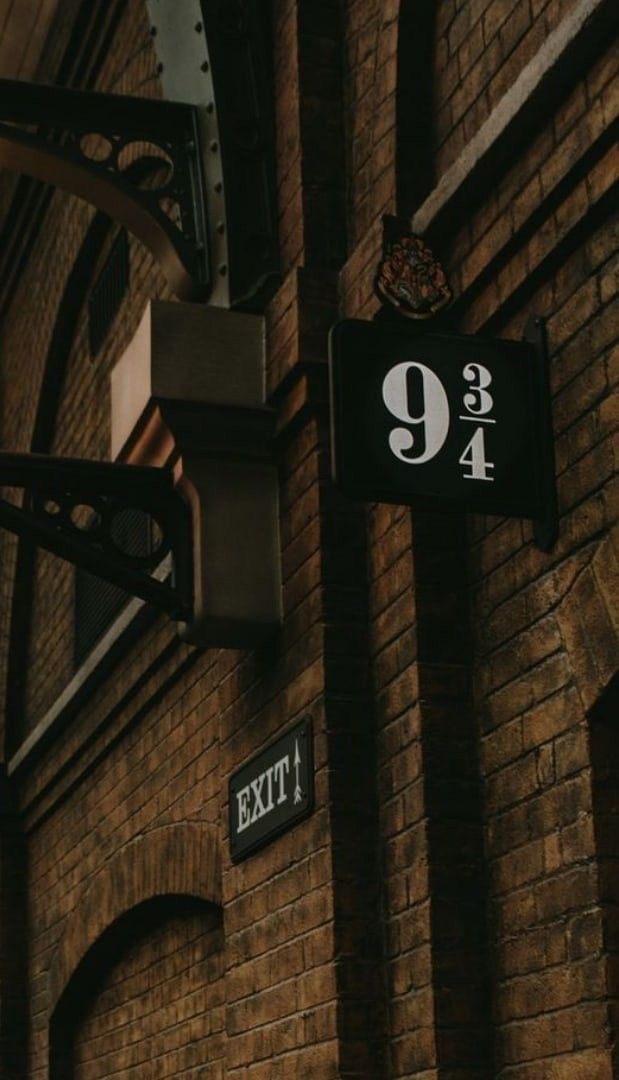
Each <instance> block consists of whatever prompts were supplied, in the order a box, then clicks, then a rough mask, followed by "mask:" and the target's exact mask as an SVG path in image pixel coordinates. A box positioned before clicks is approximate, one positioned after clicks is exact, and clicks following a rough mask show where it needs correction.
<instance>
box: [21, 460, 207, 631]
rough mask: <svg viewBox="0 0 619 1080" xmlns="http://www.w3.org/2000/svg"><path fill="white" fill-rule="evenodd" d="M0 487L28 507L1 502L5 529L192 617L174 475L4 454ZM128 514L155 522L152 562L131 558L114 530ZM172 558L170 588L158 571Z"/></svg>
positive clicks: (186, 545)
mask: <svg viewBox="0 0 619 1080" xmlns="http://www.w3.org/2000/svg"><path fill="white" fill-rule="evenodd" d="M0 482H1V483H2V484H3V485H4V486H6V487H18V488H23V489H24V490H25V499H24V505H23V506H22V507H19V506H15V505H14V504H13V503H10V502H8V501H7V500H5V499H0V527H2V528H5V529H8V530H9V531H10V532H13V533H16V534H17V535H18V536H23V537H25V538H26V539H27V540H30V541H31V542H32V543H34V544H36V545H37V546H39V547H42V548H45V549H46V550H47V551H51V552H53V553H54V554H55V555H58V556H60V558H62V559H65V560H67V561H68V562H71V563H74V564H75V565H76V566H80V567H82V568H83V569H85V570H88V571H90V572H91V573H93V574H96V575H98V576H99V577H102V578H104V579H105V580H106V581H110V582H112V583H113V584H114V585H117V586H119V587H120V588H121V589H124V590H125V591H126V592H129V593H131V594H133V595H134V596H139V597H141V598H142V599H143V600H146V601H147V602H148V603H149V604H152V605H153V606H154V607H156V608H159V609H160V610H161V611H164V612H166V613H167V614H168V615H171V616H172V617H174V618H176V619H179V620H181V621H186V620H188V619H189V618H190V616H191V610H192V541H191V520H190V511H189V507H188V505H187V503H186V502H185V500H184V499H183V497H182V496H181V495H180V494H179V493H178V492H177V491H176V490H175V489H174V486H173V477H172V473H171V471H170V470H168V469H163V468H157V467H141V466H135V465H118V464H111V463H107V462H97V461H82V460H79V459H74V458H59V457H47V456H45V455H38V454H13V453H3V452H0ZM127 510H140V511H142V512H143V513H144V514H146V515H148V517H149V518H150V519H151V520H152V522H153V524H154V526H155V528H156V530H157V533H158V536H157V538H156V541H155V543H154V545H153V550H152V551H151V553H150V554H148V555H132V554H131V553H130V552H128V551H126V550H125V549H123V547H122V546H121V544H120V543H119V541H118V530H117V529H115V523H116V522H117V520H118V516H119V515H122V514H123V513H124V512H126V511H127ZM168 554H170V555H171V556H172V560H173V574H172V581H171V583H170V582H164V581H159V580H158V579H157V578H156V577H154V576H152V571H154V570H155V568H156V567H157V566H158V565H159V564H160V563H161V562H162V560H163V559H164V558H165V557H166V556H167V555H168Z"/></svg>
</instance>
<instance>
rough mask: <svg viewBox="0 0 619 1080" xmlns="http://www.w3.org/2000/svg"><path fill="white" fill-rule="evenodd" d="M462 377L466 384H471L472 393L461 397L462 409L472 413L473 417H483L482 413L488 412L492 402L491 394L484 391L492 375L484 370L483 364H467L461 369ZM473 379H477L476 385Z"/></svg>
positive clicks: (486, 369)
mask: <svg viewBox="0 0 619 1080" xmlns="http://www.w3.org/2000/svg"><path fill="white" fill-rule="evenodd" d="M462 375H463V377H464V378H465V379H466V381H467V382H470V383H471V390H472V391H473V393H471V394H465V395H464V397H463V399H462V400H463V402H464V407H465V409H467V410H468V412H470V413H473V415H474V416H483V415H484V413H487V412H490V410H491V408H492V406H493V405H494V401H493V399H492V394H489V393H488V391H487V390H486V387H487V386H490V383H491V382H492V375H491V374H490V372H489V371H488V368H485V367H484V366H483V364H467V365H466V367H464V368H463V369H462ZM475 377H477V378H478V380H479V381H478V382H477V383H476V382H475V381H474V380H475Z"/></svg>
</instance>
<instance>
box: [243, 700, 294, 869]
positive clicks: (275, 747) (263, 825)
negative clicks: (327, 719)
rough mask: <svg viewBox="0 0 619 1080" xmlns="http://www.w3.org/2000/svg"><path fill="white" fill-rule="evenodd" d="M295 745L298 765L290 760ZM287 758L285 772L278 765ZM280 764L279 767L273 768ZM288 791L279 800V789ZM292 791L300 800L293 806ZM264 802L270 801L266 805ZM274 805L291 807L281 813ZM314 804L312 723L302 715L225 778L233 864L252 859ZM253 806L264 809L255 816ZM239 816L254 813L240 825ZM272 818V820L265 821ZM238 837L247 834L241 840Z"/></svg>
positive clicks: (292, 759)
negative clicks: (227, 779)
mask: <svg viewBox="0 0 619 1080" xmlns="http://www.w3.org/2000/svg"><path fill="white" fill-rule="evenodd" d="M297 746H298V748H299V750H298V754H299V758H300V760H299V762H298V763H296V762H295V756H296V754H297ZM286 748H287V752H286ZM301 748H303V752H302V754H301V752H300V751H301ZM286 759H287V760H288V768H287V770H284V768H283V765H282V762H283V761H285V760H286ZM280 765H281V768H279V769H278V766H280ZM265 779H266V783H265ZM252 780H253V781H254V784H253V787H252ZM290 787H291V788H292V796H293V799H292V800H290V799H288V797H287V796H288V792H287V793H286V795H285V796H284V797H283V798H282V797H281V795H282V791H284V790H285V788H290ZM297 791H298V792H299V800H298V802H296V805H295V801H294V799H295V798H296V794H297ZM246 793H247V794H246ZM252 798H253V806H252ZM267 799H268V800H269V801H268V802H267V803H266V806H265V802H266V800H267ZM278 801H279V802H281V803H282V804H283V803H291V809H290V810H288V808H287V807H283V806H282V810H281V811H278V809H277V803H278ZM314 801H315V792H314V736H313V725H312V718H311V716H305V717H303V719H302V720H300V721H298V722H297V723H296V724H293V725H292V727H290V728H288V729H287V730H286V731H284V732H283V734H281V735H279V736H277V738H275V739H273V740H271V742H269V743H268V744H267V746H265V747H264V748H263V749H262V750H260V751H259V752H258V753H257V754H254V756H253V757H252V758H250V759H249V761H246V762H245V764H244V765H242V766H241V767H240V768H239V769H237V770H236V772H234V773H233V774H232V775H231V776H230V779H229V781H228V829H229V845H230V857H231V859H232V862H233V863H239V862H241V861H242V860H243V859H245V858H247V857H248V856H249V855H253V854H254V853H255V852H256V851H259V850H260V849H261V848H262V847H264V846H266V845H267V844H269V843H270V842H271V841H272V840H275V839H276V838H277V837H278V836H281V835H282V834H283V833H284V832H287V831H288V830H289V829H291V828H293V827H294V826H295V825H297V824H298V823H299V822H301V821H303V820H304V819H305V818H307V817H309V816H310V814H311V813H312V811H313V809H314ZM258 806H260V808H261V809H262V810H263V811H264V812H263V813H262V814H260V813H257V814H256V811H257V808H258ZM241 814H244V815H248V816H249V817H250V819H251V817H252V816H254V815H255V816H256V820H255V821H251V820H250V821H248V822H247V823H245V824H244V825H243V826H242V827H241V824H240V817H241ZM271 814H272V815H273V817H271V820H269V818H270V815H271ZM246 830H247V831H246ZM241 833H246V835H244V836H241Z"/></svg>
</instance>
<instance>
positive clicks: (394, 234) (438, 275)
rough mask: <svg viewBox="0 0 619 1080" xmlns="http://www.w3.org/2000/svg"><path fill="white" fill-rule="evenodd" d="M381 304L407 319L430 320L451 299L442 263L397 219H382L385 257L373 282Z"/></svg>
mask: <svg viewBox="0 0 619 1080" xmlns="http://www.w3.org/2000/svg"><path fill="white" fill-rule="evenodd" d="M374 288H375V290H376V293H377V295H378V296H379V298H380V299H381V300H382V301H383V303H385V302H386V303H388V304H391V305H392V307H395V308H396V309H397V311H398V312H399V314H400V315H405V316H406V317H407V318H408V319H430V318H432V316H433V315H436V313H437V312H438V311H440V310H441V309H442V308H444V307H445V306H446V305H447V304H448V303H449V302H450V300H451V289H450V288H449V284H448V281H447V277H446V275H445V271H444V270H443V268H442V266H441V264H440V263H439V262H438V260H437V259H435V258H434V255H433V254H432V252H431V251H430V248H429V247H428V245H427V244H426V243H425V242H424V241H423V240H422V239H421V237H419V236H415V235H414V234H413V233H411V232H407V231H405V227H403V226H402V224H399V223H398V220H397V218H386V219H385V242H384V255H383V258H382V260H381V262H380V264H379V267H378V272H377V274H376V278H375V280H374Z"/></svg>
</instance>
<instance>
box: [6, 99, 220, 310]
mask: <svg viewBox="0 0 619 1080" xmlns="http://www.w3.org/2000/svg"><path fill="white" fill-rule="evenodd" d="M199 113H200V110H199V109H198V108H196V107H195V106H193V105H184V104H180V103H177V102H169V101H151V100H145V99H142V98H134V97H123V96H119V95H114V94H95V93H87V92H84V91H76V90H64V89H58V88H57V87H51V86H36V85H33V84H30V83H23V82H16V81H13V80H9V79H0V167H4V168H8V169H12V170H14V171H16V172H21V173H26V174H27V175H28V176H32V177H34V178H35V179H37V180H42V181H43V182H45V183H48V184H54V185H55V186H56V187H60V188H63V189H64V190H65V191H69V192H71V193H72V194H74V195H77V196H78V197H79V198H82V199H84V200H85V201H86V202H89V203H91V204H92V205H93V206H96V207H97V208H98V209H99V210H103V211H105V213H107V214H109V215H110V217H112V218H114V219H115V220H116V221H119V222H121V223H122V224H123V225H125V226H126V228H127V229H129V231H130V232H132V233H133V234H134V235H135V236H136V237H137V238H138V239H139V240H141V241H142V243H144V244H145V246H146V247H147V248H148V249H149V250H150V251H151V253H152V255H153V256H154V258H155V259H156V260H157V262H158V263H159V264H160V266H161V269H162V271H163V273H164V274H165V276H166V278H167V280H168V282H169V284H170V286H171V288H172V289H173V290H174V292H175V293H176V295H177V296H178V297H180V298H181V299H185V300H200V299H206V298H207V297H208V295H209V293H210V290H211V285H212V274H211V268H210V265H209V256H208V237H207V226H206V204H205V199H206V193H205V187H204V180H203V170H202V154H201V149H200V126H201V123H200V116H199ZM20 124H21V125H27V126H28V130H22V129H21V128H20V127H17V126H14V125H20ZM33 127H34V128H35V130H32V129H33ZM138 157H148V158H150V159H151V160H152V161H153V166H154V168H155V167H156V166H157V163H158V162H159V171H160V175H159V176H157V175H156V174H155V175H154V177H153V183H152V184H151V187H150V189H148V190H147V189H145V188H142V187H139V186H136V185H135V184H132V183H130V181H129V180H128V178H127V177H126V175H125V174H124V170H125V169H126V166H127V165H128V164H129V163H130V162H131V161H133V160H135V159H136V158H138ZM157 182H158V186H157V187H155V183H157Z"/></svg>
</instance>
